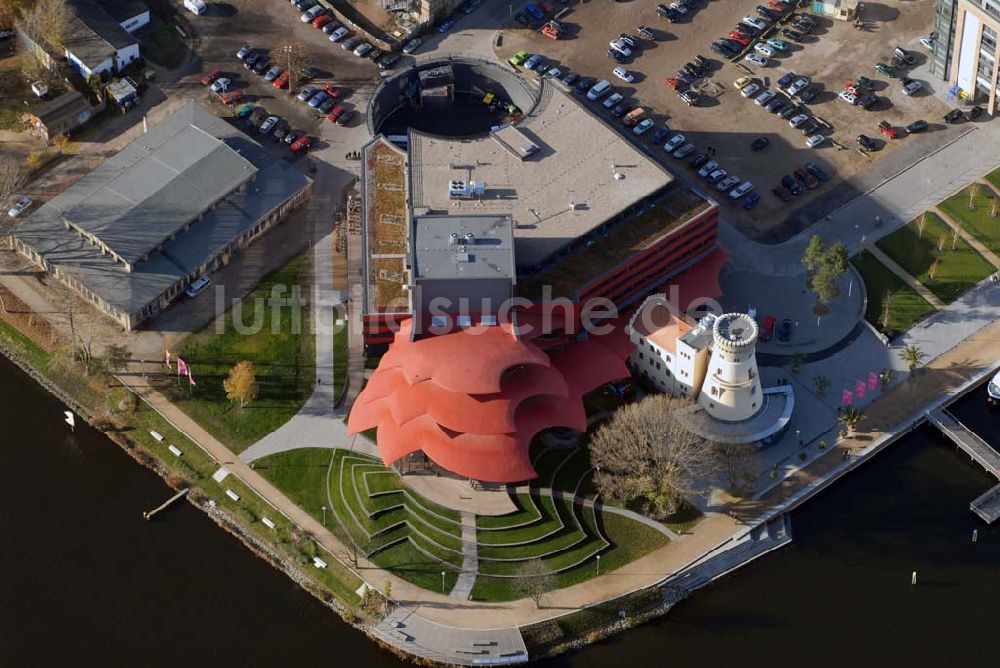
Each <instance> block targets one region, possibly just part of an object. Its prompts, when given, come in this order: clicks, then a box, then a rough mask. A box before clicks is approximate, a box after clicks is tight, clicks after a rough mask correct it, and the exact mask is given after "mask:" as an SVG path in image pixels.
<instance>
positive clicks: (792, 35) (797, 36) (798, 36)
mask: <svg viewBox="0 0 1000 668" xmlns="http://www.w3.org/2000/svg"><path fill="white" fill-rule="evenodd" d="M781 34H782V35H784V36H785V37H787V38H788V39H790V40H793V41H796V42H801V41H802V38H803V37H805V35H803V34H802V33H801V32H799V31H798V30H792V29H791V28H783V29H782V31H781Z"/></svg>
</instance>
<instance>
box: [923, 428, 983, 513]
mask: <svg viewBox="0 0 1000 668" xmlns="http://www.w3.org/2000/svg"><path fill="white" fill-rule="evenodd" d="M927 420H928V421H929V422H930V423H931V424H933V425H934V426H935V427H937V428H938V429H940V430H941V433H942V434H944V435H945V436H947V437H948V438H950V439H951V440H952V441H953V442H954V443H955V445H957V446H958V447H959V449H960V450H962V452H964V453H966V454H967V455H969V457H971V458H972V460H973V461H974V462H976V463H977V464H979V465H980V466H982V467H983V468H984V469H986V470H987V471H989V472H990V473H992V474H993V475H994V476H996V477H997V478H998V479H1000V453H998V452H997V451H996V450H994V449H993V448H992V447H991V446H990V444H989V443H987V442H986V441H984V440H983V439H982V438H980V437H979V435H977V434H976V433H975V432H974V431H972V430H971V429H969V428H968V427H966V426H965V425H964V424H962V423H961V422H960V421H959V420H958V418H956V417H955V416H954V415H952V414H951V413H949V412H948V410H947V409H944V408H938V409H936V410H933V411H928V412H927ZM969 510H971V511H972V512H974V513H975V514H976V515H978V516H979V517H980V518H982V520H983V521H984V522H986V523H987V524H992V523H993V522H996V521H997V520H998V519H1000V484H998V485H996V486H995V487H993V488H991V489H990V490H988V491H987V492H986V493H985V494H983V495H982V496H980V497H978V498H976V499H975V500H973V501H972V503H970V504H969Z"/></svg>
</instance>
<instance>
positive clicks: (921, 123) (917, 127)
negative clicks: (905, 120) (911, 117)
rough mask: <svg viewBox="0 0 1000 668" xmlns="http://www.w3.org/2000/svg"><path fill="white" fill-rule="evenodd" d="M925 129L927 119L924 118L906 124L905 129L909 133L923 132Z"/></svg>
mask: <svg viewBox="0 0 1000 668" xmlns="http://www.w3.org/2000/svg"><path fill="white" fill-rule="evenodd" d="M926 129H927V121H925V120H918V121H913V122H912V123H910V124H909V125H907V126H906V131H907V132H909V133H914V132H923V131H924V130H926Z"/></svg>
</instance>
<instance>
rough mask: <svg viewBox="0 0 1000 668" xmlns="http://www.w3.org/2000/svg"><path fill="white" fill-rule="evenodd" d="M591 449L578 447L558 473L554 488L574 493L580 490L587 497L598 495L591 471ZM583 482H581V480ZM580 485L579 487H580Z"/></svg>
mask: <svg viewBox="0 0 1000 668" xmlns="http://www.w3.org/2000/svg"><path fill="white" fill-rule="evenodd" d="M591 468H592V467H591V465H590V451H589V450H588V449H587V448H586V447H581V448H579V449H577V450H576V451H575V452H574V453H573V454H572V455H571V456H570V458H569V459H568V460H567V461H566V463H565V464H563V465H562V468H560V469H559V472H558V473H557V474H556V479H555V482H554V483H553V485H552V489H558V490H562V491H564V492H569V493H571V494H572V493H573V492H575V491H579V493H580V494H581V495H583V496H584V497H586V498H592V497H594V496H596V495H597V488H596V487H595V485H594V476H593V474H592V473H590V469H591ZM581 479H582V480H583V483H582V484H581V483H580V480H581ZM578 486H579V487H578Z"/></svg>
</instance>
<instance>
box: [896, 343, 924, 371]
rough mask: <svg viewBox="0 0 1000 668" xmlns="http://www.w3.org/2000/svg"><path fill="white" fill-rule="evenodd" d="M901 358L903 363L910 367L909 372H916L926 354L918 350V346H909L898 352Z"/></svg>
mask: <svg viewBox="0 0 1000 668" xmlns="http://www.w3.org/2000/svg"><path fill="white" fill-rule="evenodd" d="M900 354H901V355H902V356H903V361H904V362H906V364H907V365H908V366H909V367H910V371H911V372H913V371H915V370H916V368H917V367H918V366H920V363H921V362H923V360H924V358H925V357H927V353H925V352H924V351H923V350H921V349H920V346H914V345H909V346H906V347H905V348H903V350H902V351H900Z"/></svg>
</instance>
